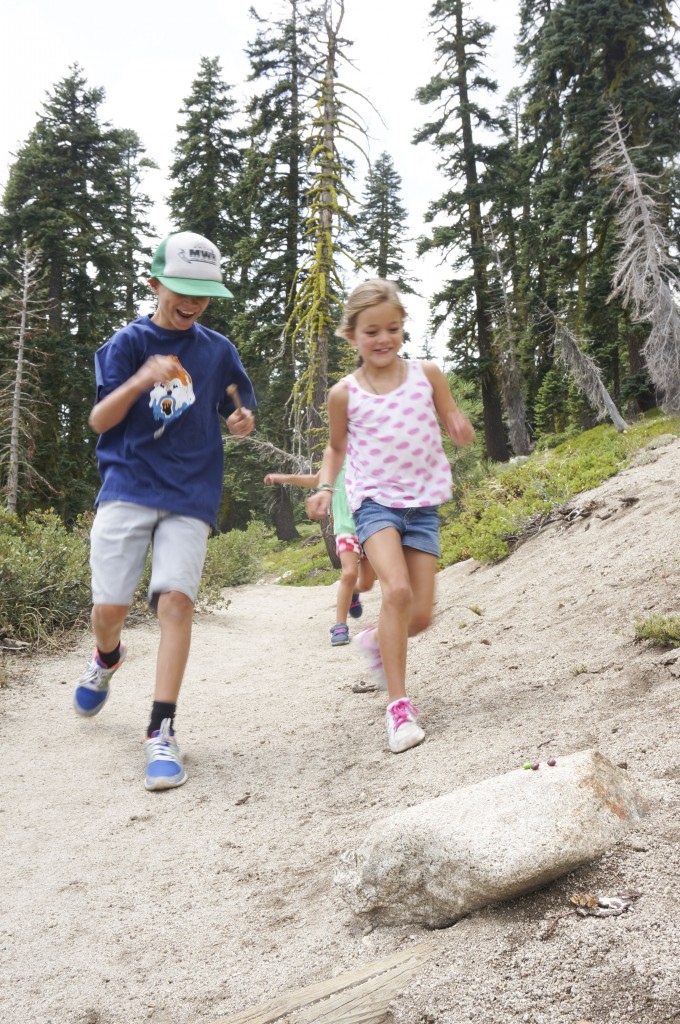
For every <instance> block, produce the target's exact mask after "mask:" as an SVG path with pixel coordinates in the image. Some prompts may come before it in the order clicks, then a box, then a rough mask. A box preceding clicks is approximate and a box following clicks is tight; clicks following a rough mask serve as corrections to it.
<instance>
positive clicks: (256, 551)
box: [198, 519, 272, 607]
mask: <svg viewBox="0 0 680 1024" xmlns="http://www.w3.org/2000/svg"><path fill="white" fill-rule="evenodd" d="M271 536H272V531H271V530H270V529H269V528H268V527H266V526H265V525H264V523H261V522H259V521H258V520H256V519H254V520H252V522H250V523H249V524H248V526H247V528H246V529H245V530H230V531H229V532H228V533H220V534H218V535H217V536H216V537H211V539H210V540H209V541H208V551H207V554H206V558H205V566H204V568H203V576H202V578H201V588H200V591H199V594H198V602H199V603H200V604H201V606H202V607H206V606H208V605H216V604H219V603H221V591H222V588H223V587H238V586H241V585H242V584H244V583H253V582H254V581H255V580H256V579H257V577H258V575H259V573H260V567H261V565H262V558H263V555H264V552H265V550H266V546H267V541H268V539H269V538H270V537H271Z"/></svg>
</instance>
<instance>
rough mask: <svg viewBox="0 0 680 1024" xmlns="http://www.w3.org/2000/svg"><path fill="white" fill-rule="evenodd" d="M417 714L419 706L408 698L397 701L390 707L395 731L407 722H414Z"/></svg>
mask: <svg viewBox="0 0 680 1024" xmlns="http://www.w3.org/2000/svg"><path fill="white" fill-rule="evenodd" d="M417 714H418V708H417V707H416V706H415V704H412V703H411V701H410V700H409V699H408V698H406V699H405V700H399V701H397V703H396V704H393V705H392V707H391V708H390V715H391V716H392V722H393V724H394V731H395V732H396V731H397V729H399V728H400V727H401V726H402V725H403V724H404V723H405V722H412V721H413V720H414V719H415V717H416V715H417Z"/></svg>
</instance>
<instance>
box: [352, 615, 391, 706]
mask: <svg viewBox="0 0 680 1024" xmlns="http://www.w3.org/2000/svg"><path fill="white" fill-rule="evenodd" d="M354 642H355V643H356V644H357V645H358V647H359V650H360V651H361V652H362V653H363V655H364V657H365V658H366V661H367V663H368V669H369V672H370V680H369V683H368V684H367V685H364V686H361V687H360V688H359V687H356V688H355V689H356V692H364V691H368V690H386V689H387V680H386V679H385V673H384V672H383V663H382V657H381V655H380V645H379V643H378V627H377V626H367V627H366V629H362V630H361V632H360V633H357V635H356V637H355V641H354Z"/></svg>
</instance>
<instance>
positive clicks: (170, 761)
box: [144, 718, 187, 789]
mask: <svg viewBox="0 0 680 1024" xmlns="http://www.w3.org/2000/svg"><path fill="white" fill-rule="evenodd" d="M144 753H145V755H146V778H145V780H144V785H145V786H146V788H147V789H174V788H175V786H181V785H182V784H183V783H185V782H186V781H187V773H186V772H185V771H184V765H183V764H182V757H181V755H180V752H179V747H178V746H177V740H176V739H175V733H174V730H173V729H171V728H170V719H169V718H164V719H163V721H162V722H161V727H160V729H158V730H157V731H156V732H153V733H151V735H150V736H149V737H148V738H147V739H146V740H144Z"/></svg>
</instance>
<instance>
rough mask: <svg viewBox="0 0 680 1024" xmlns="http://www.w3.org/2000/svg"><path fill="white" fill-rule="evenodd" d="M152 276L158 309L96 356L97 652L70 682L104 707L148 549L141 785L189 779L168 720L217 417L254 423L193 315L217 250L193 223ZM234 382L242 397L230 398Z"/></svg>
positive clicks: (217, 475)
mask: <svg viewBox="0 0 680 1024" xmlns="http://www.w3.org/2000/svg"><path fill="white" fill-rule="evenodd" d="M149 284H150V286H151V288H152V289H153V291H154V292H155V294H156V297H157V299H158V307H157V309H156V312H155V313H153V314H152V315H151V316H142V317H139V318H138V319H137V320H135V321H133V322H132V323H131V324H128V325H127V326H126V327H124V328H123V329H122V330H120V331H118V332H117V333H116V334H114V335H113V337H112V338H110V339H109V341H107V342H106V344H104V345H102V346H101V348H99V349H98V350H97V352H96V354H95V374H96V382H97V403H96V405H95V406H94V408H93V410H92V412H91V413H90V420H89V422H90V426H91V427H92V429H93V430H95V431H96V432H97V433H98V434H99V435H100V436H99V441H98V442H97V458H98V462H99V472H100V475H101V478H102V487H101V490H100V491H99V494H98V496H97V501H96V504H97V514H96V516H95V520H94V523H93V526H92V534H91V550H90V566H91V569H92V598H93V607H92V627H93V630H94V634H95V640H96V648H95V651H94V654H93V656H92V659H91V660H90V662H89V663H88V666H87V668H86V670H85V673H84V674H83V675H82V676H81V678H80V679H79V680H78V682H77V683H76V688H75V692H74V695H73V704H74V707H75V710H76V712H77V714H79V715H83V716H84V717H88V718H89V717H91V716H93V715H96V714H98V713H99V712H100V711H101V709H102V708H103V706H104V704H105V703H106V700H107V698H108V695H109V684H110V681H111V677H112V676H113V674H114V672H116V671H117V670H118V669H119V668H120V666H121V665H122V664H123V661H124V659H125V647H124V646H123V644H122V643H121V642H120V637H121V631H122V628H123V624H124V622H125V619H126V617H127V613H128V610H129V607H130V604H131V603H132V598H133V594H134V592H135V589H136V587H137V584H138V583H139V580H140V578H141V576H142V573H143V571H144V567H145V563H146V556H147V552H148V550H149V547H151V551H152V568H151V582H150V585H149V604H150V606H151V607H152V608H153V609H154V611H155V612H156V614H157V616H158V621H159V625H160V642H159V646H158V657H157V662H156V683H155V692H154V700H153V705H152V710H151V719H150V721H149V726H148V729H147V735H146V740H145V742H144V748H145V754H146V761H147V768H146V778H145V786H146V788H147V789H149V790H156V789H170V788H173V787H175V786H181V785H182V784H183V783H184V782H186V779H187V774H186V771H185V770H184V767H183V765H182V759H181V756H180V752H179V747H178V745H177V741H176V739H175V734H174V729H173V722H174V716H175V711H176V705H177V698H178V695H179V690H180V686H181V683H182V678H183V675H184V669H185V667H186V663H187V659H188V656H189V646H190V642H191V625H192V616H193V609H194V600H195V597H196V592H197V590H198V585H199V582H200V578H201V572H202V570H203V562H204V559H205V553H206V546H207V541H208V534H209V532H210V527H211V526H214V524H215V519H216V516H217V508H218V505H219V501H220V496H221V493H222V479H223V473H224V449H223V445H222V431H221V426H220V420H219V414H221V415H222V416H223V417H225V418H226V422H227V426H228V428H229V430H230V431H231V433H233V434H237V435H239V436H240V437H245V436H246V435H247V434H249V433H250V432H251V430H252V429H253V427H254V425H255V421H254V418H253V414H252V413H251V412H250V409H249V407H253V406H254V405H255V395H254V392H253V387H252V384H251V383H250V381H249V379H248V377H247V375H246V372H245V370H244V369H243V366H242V364H241V360H240V359H239V356H238V353H237V351H236V349H235V348H234V346H233V345H232V343H231V342H230V341H228V340H227V338H225V337H223V335H221V334H218V333H217V332H216V331H211V330H208V329H207V328H206V327H202V326H201V325H200V324H199V323H198V319H199V317H200V316H201V315H202V314H203V313H204V312H205V310H206V309H207V307H208V303H209V302H210V299H211V298H213V297H219V298H227V299H229V298H233V296H232V294H231V292H229V291H228V290H227V289H226V288H225V286H224V284H223V283H222V273H221V270H220V254H219V252H218V250H217V248H216V247H215V246H214V245H213V244H212V242H209V241H208V239H207V238H203V237H202V236H201V235H197V234H195V233H194V232H191V231H181V232H178V233H175V234H172V235H169V236H168V237H167V238H166V239H165V240H164V241H163V242H162V243H161V244H160V245H159V247H158V249H157V250H156V253H155V255H154V258H153V263H152V265H151V278H150V280H149ZM231 384H235V385H236V387H237V388H238V393H239V396H240V398H241V399H242V403H243V405H242V406H241V405H240V403H237V404H236V406H235V404H234V402H233V401H232V399H231V397H230V396H229V395H228V394H227V391H226V389H227V387H228V386H229V385H231Z"/></svg>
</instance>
